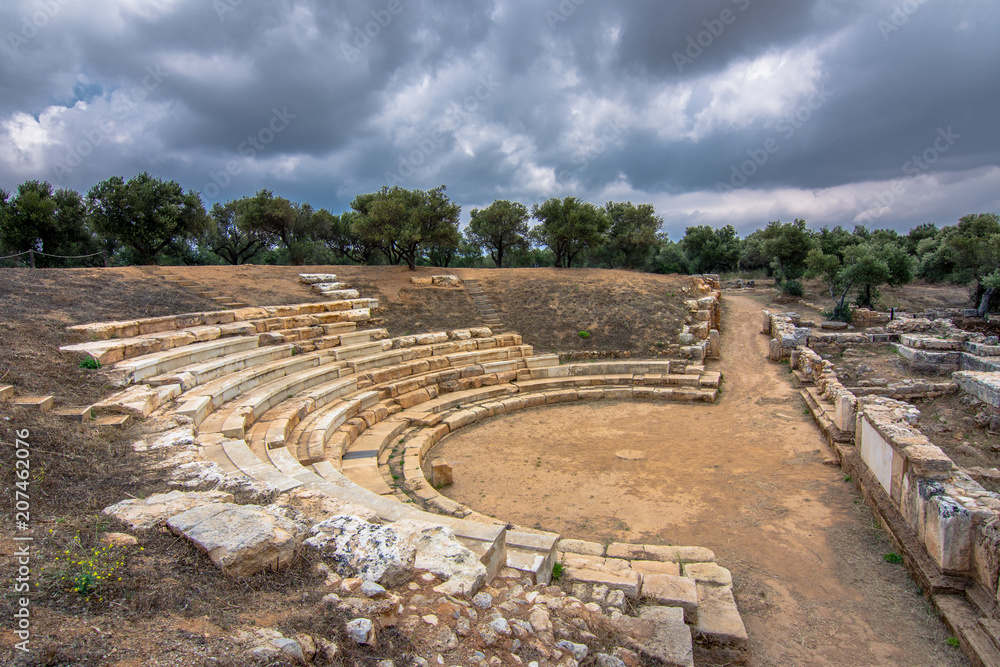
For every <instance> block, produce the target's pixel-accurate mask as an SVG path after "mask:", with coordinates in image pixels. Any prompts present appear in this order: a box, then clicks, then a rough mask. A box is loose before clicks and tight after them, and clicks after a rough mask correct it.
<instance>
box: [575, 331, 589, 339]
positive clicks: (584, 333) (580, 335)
mask: <svg viewBox="0 0 1000 667" xmlns="http://www.w3.org/2000/svg"><path fill="white" fill-rule="evenodd" d="M577 335H578V336H579V337H580V338H590V332H589V331H581V332H579V333H578V334H577Z"/></svg>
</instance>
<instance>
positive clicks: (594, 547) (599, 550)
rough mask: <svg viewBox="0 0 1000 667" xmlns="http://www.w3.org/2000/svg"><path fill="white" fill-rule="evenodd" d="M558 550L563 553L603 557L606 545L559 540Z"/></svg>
mask: <svg viewBox="0 0 1000 667" xmlns="http://www.w3.org/2000/svg"><path fill="white" fill-rule="evenodd" d="M558 549H559V550H560V551H563V552H568V553H574V554H583V555H587V556H603V555H604V545H603V544H600V543H598V542H586V541H584V540H568V539H562V540H559V545H558Z"/></svg>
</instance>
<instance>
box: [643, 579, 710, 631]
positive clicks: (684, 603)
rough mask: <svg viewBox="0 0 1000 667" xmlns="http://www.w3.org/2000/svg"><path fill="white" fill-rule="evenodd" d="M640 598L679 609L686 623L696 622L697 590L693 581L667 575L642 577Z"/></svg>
mask: <svg viewBox="0 0 1000 667" xmlns="http://www.w3.org/2000/svg"><path fill="white" fill-rule="evenodd" d="M642 598H643V599H644V600H651V601H653V602H655V603H656V604H658V605H663V606H665V607H680V608H681V609H683V610H684V617H685V618H686V619H687V622H688V623H695V622H696V621H697V620H698V589H697V586H696V585H695V580H694V579H689V578H688V577H675V576H672V575H669V574H651V575H646V576H645V577H643V580H642Z"/></svg>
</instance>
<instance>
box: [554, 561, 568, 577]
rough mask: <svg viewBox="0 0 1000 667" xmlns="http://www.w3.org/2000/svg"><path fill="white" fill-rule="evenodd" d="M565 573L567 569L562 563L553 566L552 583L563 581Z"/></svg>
mask: <svg viewBox="0 0 1000 667" xmlns="http://www.w3.org/2000/svg"><path fill="white" fill-rule="evenodd" d="M565 571H566V568H564V567H563V564H562V563H556V564H555V565H553V566H552V581H559V580H560V579H562V576H563V573H564V572H565Z"/></svg>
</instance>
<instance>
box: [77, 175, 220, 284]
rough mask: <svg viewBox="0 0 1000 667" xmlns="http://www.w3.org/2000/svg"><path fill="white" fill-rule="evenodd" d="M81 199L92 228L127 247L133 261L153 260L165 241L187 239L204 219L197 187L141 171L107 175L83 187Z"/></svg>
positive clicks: (201, 227) (204, 227)
mask: <svg viewBox="0 0 1000 667" xmlns="http://www.w3.org/2000/svg"><path fill="white" fill-rule="evenodd" d="M87 204H88V207H89V219H90V223H91V225H93V228H94V229H95V230H96V231H97V232H98V233H99V234H102V235H104V236H107V237H110V238H112V239H115V240H117V241H119V242H121V243H122V244H124V245H126V246H128V247H129V248H131V249H132V251H133V252H134V253H135V258H136V262H137V263H139V264H152V263H154V262H155V261H156V258H157V255H159V253H160V252H161V251H162V250H163V249H164V248H166V247H167V246H169V245H170V244H171V243H174V242H181V241H187V240H190V239H193V238H194V237H196V236H198V235H199V234H202V233H204V232H205V231H207V229H208V227H209V225H210V218H209V217H208V215H207V214H206V213H205V207H204V206H202V203H201V197H199V196H198V194H197V193H195V192H184V190H183V189H182V188H181V186H180V185H178V184H177V182H176V181H161V180H160V179H158V178H154V177H152V176H150V175H149V174H148V173H146V172H142V173H141V174H139V175H138V176H135V177H134V178H132V179H130V180H129V181H125V180H124V179H122V178H121V177H120V176H112V177H111V178H109V179H107V180H106V181H102V182H100V183H98V184H97V185H95V186H94V187H92V188H91V189H90V191H89V192H88V193H87Z"/></svg>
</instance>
